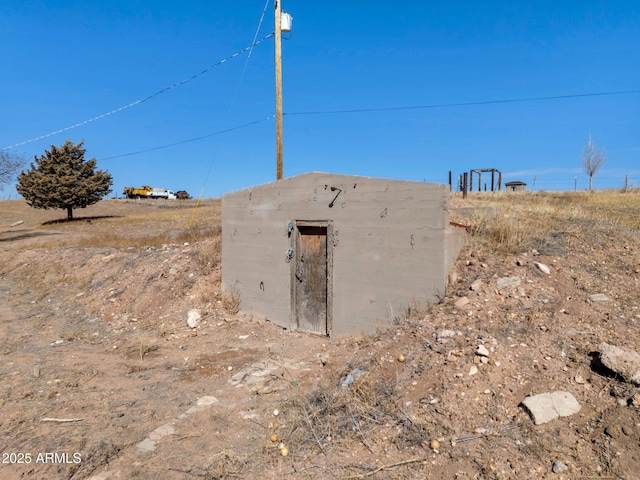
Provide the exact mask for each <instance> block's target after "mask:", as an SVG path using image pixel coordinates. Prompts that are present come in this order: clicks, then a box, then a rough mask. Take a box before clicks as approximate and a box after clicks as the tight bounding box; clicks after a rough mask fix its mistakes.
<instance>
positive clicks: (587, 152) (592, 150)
mask: <svg viewBox="0 0 640 480" xmlns="http://www.w3.org/2000/svg"><path fill="white" fill-rule="evenodd" d="M606 161H607V152H605V151H604V150H601V149H599V148H598V147H596V145H595V143H593V139H592V138H591V134H589V139H588V140H587V145H586V146H585V147H584V149H583V150H582V168H583V169H584V171H585V173H586V174H587V175H589V190H591V189H592V188H593V176H594V175H595V174H596V173H597V172H598V170H600V167H602V165H604V163H605V162H606Z"/></svg>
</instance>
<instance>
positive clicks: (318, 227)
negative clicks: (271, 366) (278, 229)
mask: <svg viewBox="0 0 640 480" xmlns="http://www.w3.org/2000/svg"><path fill="white" fill-rule="evenodd" d="M296 227H297V229H296V241H295V247H294V248H295V262H293V263H294V266H293V272H292V273H293V276H292V283H293V288H292V312H293V316H294V318H293V320H294V324H295V328H296V329H298V330H304V331H308V332H313V333H320V334H323V335H328V334H329V331H330V318H329V317H330V308H329V305H330V303H331V302H330V295H329V289H330V288H329V285H330V282H329V279H330V277H331V272H330V263H331V262H330V261H329V260H330V248H329V245H330V243H329V242H328V237H329V236H330V234H329V226H328V224H327V223H326V222H324V224H322V223H320V222H318V223H314V222H297V224H296Z"/></svg>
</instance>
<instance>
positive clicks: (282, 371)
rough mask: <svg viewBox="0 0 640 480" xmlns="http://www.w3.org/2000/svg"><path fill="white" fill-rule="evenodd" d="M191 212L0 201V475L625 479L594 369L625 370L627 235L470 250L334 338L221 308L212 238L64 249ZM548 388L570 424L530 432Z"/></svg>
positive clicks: (633, 324)
mask: <svg viewBox="0 0 640 480" xmlns="http://www.w3.org/2000/svg"><path fill="white" fill-rule="evenodd" d="M171 209H173V210H171ZM193 209H194V203H193V202H185V203H173V204H170V205H168V204H167V202H163V201H160V202H155V203H145V202H144V201H127V200H117V199H112V200H105V201H102V202H100V203H98V204H97V205H94V206H91V207H89V208H87V209H84V210H77V211H76V212H75V215H76V217H79V219H78V220H76V221H74V222H71V223H65V222H61V223H54V222H52V221H54V220H58V219H61V218H63V217H64V212H62V211H41V210H34V209H30V208H29V207H27V206H26V204H24V202H21V201H2V202H0V378H2V383H1V385H0V452H1V458H0V479H19V478H25V479H92V480H107V479H114V480H115V479H137V478H140V479H152V478H153V479H156V478H157V479H171V480H172V479H194V478H203V479H219V478H220V479H221V478H242V479H253V478H256V479H257V478H292V479H294V478H295V479H298V478H300V479H307V478H308V479H336V478H371V479H404V478H406V479H409V478H434V479H435V478H442V479H446V478H450V479H465V478H469V479H528V478H531V479H534V478H535V479H539V478H543V479H558V480H560V479H573V478H576V479H577V478H590V479H596V478H601V479H605V478H606V479H625V480H626V479H640V393H638V389H637V388H636V387H635V386H634V385H631V384H629V383H625V382H624V381H623V380H622V379H620V378H617V377H615V376H612V375H610V374H607V373H606V372H603V371H600V370H599V369H597V368H595V367H594V352H595V351H596V350H597V347H598V345H599V344H600V343H601V342H607V343H609V344H612V345H617V346H620V347H624V348H628V349H632V350H635V351H638V352H640V332H639V330H638V327H639V325H640V293H639V292H640V280H639V279H640V241H639V240H640V232H639V231H638V230H634V229H614V228H612V227H611V225H606V224H599V223H592V224H588V225H580V224H577V223H575V222H577V221H578V220H575V221H574V220H571V219H567V222H568V223H567V228H566V230H565V231H561V232H557V234H554V235H552V236H550V237H549V238H548V241H547V242H545V243H544V244H541V245H539V246H538V248H535V249H530V250H528V251H524V252H519V253H517V254H502V253H497V252H496V251H493V250H491V249H489V248H486V247H483V246H482V245H481V244H480V243H478V242H476V240H474V238H473V237H470V238H469V241H468V242H467V246H466V247H465V248H464V250H463V252H462V254H461V256H460V259H459V261H458V262H457V265H456V269H455V271H454V273H453V275H452V277H451V283H450V285H449V287H448V291H447V293H446V295H445V296H444V297H443V298H442V299H441V302H440V303H439V304H437V305H433V306H430V307H427V306H419V305H412V306H410V307H409V308H408V309H407V312H406V315H405V317H404V318H403V319H400V320H398V322H397V324H395V325H390V326H389V328H388V329H386V330H384V331H380V332H377V333H376V334H375V335H369V336H363V337H357V338H356V337H350V338H342V339H334V338H328V337H321V336H314V335H307V334H304V333H298V332H291V331H287V330H283V329H281V328H279V327H277V326H275V325H273V324H271V323H269V322H263V321H259V320H256V319H254V318H251V317H245V316H241V315H233V314H231V313H229V312H228V311H227V310H225V308H223V300H225V298H224V296H223V295H222V294H221V292H220V265H219V262H220V259H219V249H218V248H217V247H216V244H215V242H219V236H218V237H217V238H215V236H214V235H212V238H206V237H204V238H198V239H197V240H196V241H194V242H184V241H180V242H176V243H171V242H169V243H167V244H164V245H161V246H155V247H153V246H149V247H146V248H145V247H144V246H134V247H126V246H121V245H122V244H121V245H120V246H104V245H101V244H100V242H99V241H96V242H95V243H94V244H91V241H89V242H85V245H88V246H81V245H83V244H82V242H80V240H81V239H91V238H100V237H101V236H108V235H110V236H114V235H115V236H116V237H119V238H121V239H125V240H124V242H125V243H126V239H127V238H129V237H131V238H132V243H134V242H133V237H138V238H139V237H140V236H145V235H149V236H152V235H163V234H164V235H166V234H167V232H170V231H171V232H173V231H178V230H180V229H181V228H182V229H185V230H187V229H188V226H187V219H188V218H189V217H190V215H191V214H192V211H194V210H193ZM169 210H171V211H174V212H175V216H174V217H171V219H170V220H168V218H169V217H166V216H165V217H159V218H163V219H164V220H162V221H153V222H148V223H143V224H141V225H139V224H137V223H135V222H131V223H127V222H126V221H123V219H126V218H127V217H131V216H136V215H137V216H139V215H144V214H148V215H149V216H150V217H152V216H153V215H155V214H156V213H157V212H159V211H163V212H162V213H164V212H166V211H169ZM211 211H213V210H207V212H211ZM200 221H202V219H201V220H200ZM19 222H22V223H19ZM204 222H205V223H206V222H210V223H211V224H215V225H218V226H219V223H220V219H219V215H218V216H216V215H213V214H211V216H210V218H205V219H204ZM570 222H573V223H571V224H570ZM570 227H571V228H570ZM141 229H143V231H142V232H141ZM176 238H178V237H176ZM535 262H538V263H542V264H544V265H546V266H548V267H549V270H550V273H549V274H546V273H543V272H542V271H540V269H539V268H537V267H536V265H535ZM504 278H517V279H518V281H514V282H511V284H510V285H509V286H503V287H502V288H499V287H498V285H499V283H498V282H499V281H500V280H501V279H504ZM500 285H503V283H500ZM598 293H602V294H605V295H606V296H607V298H608V299H609V300H608V301H605V302H596V301H592V300H590V298H589V297H590V296H591V295H593V294H598ZM196 311H197V314H198V315H199V317H198V315H196ZM190 312H191V313H190ZM190 315H191V316H190ZM188 320H190V321H191V322H192V324H191V326H190V325H189V324H188ZM192 326H193V327H194V328H192ZM479 346H483V347H484V348H486V351H487V352H488V354H487V355H478V354H477V350H478V347H479ZM553 391H568V392H571V393H572V394H573V395H574V396H575V398H576V399H577V400H578V402H579V403H580V406H581V409H580V412H579V413H577V414H575V415H572V416H569V417H563V418H559V419H556V420H554V421H552V422H549V423H546V424H542V425H534V423H533V421H532V419H531V417H530V416H529V414H528V412H527V411H526V410H525V409H524V408H523V407H522V405H521V402H522V401H523V400H524V399H525V397H527V396H529V395H533V394H537V393H543V392H553ZM285 454H286V455H285Z"/></svg>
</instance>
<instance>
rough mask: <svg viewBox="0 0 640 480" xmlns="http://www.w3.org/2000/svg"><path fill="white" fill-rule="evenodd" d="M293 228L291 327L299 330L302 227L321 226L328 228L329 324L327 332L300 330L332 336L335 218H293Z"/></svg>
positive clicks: (290, 277) (290, 238)
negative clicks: (299, 256)
mask: <svg viewBox="0 0 640 480" xmlns="http://www.w3.org/2000/svg"><path fill="white" fill-rule="evenodd" d="M290 223H291V224H292V225H293V230H292V231H291V235H290V237H289V247H290V248H291V249H292V250H293V256H294V258H293V259H292V260H291V262H290V264H291V267H290V276H289V285H290V295H289V298H290V302H291V304H290V308H289V329H290V330H292V331H294V330H298V320H297V319H298V302H297V298H296V259H297V253H298V251H299V249H300V227H303V228H304V227H321V228H326V229H327V319H326V321H327V325H326V330H327V331H326V332H313V331H309V330H300V331H303V332H308V333H313V334H318V335H326V336H331V332H332V331H333V245H334V235H333V220H293V221H291V222H290Z"/></svg>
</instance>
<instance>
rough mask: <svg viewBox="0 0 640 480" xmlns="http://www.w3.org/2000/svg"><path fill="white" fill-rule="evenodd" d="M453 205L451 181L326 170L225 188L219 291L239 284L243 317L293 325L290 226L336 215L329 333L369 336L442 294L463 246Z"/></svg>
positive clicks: (331, 246) (333, 222)
mask: <svg viewBox="0 0 640 480" xmlns="http://www.w3.org/2000/svg"><path fill="white" fill-rule="evenodd" d="M331 187H334V190H332V189H331ZM332 202H333V203H332ZM330 205H332V206H330ZM448 208H449V203H448V187H447V186H446V185H437V184H429V183H419V182H406V181H396V180H384V179H374V178H367V177H355V176H345V175H331V174H325V173H307V174H303V175H299V176H296V177H291V178H287V179H284V180H280V181H278V182H274V183H270V184H265V185H259V186H256V187H251V188H247V189H244V190H239V191H236V192H232V193H229V194H226V195H224V196H223V198H222V283H223V289H225V290H229V289H230V288H232V287H233V286H235V288H237V289H238V291H239V293H240V295H241V301H242V304H241V311H242V312H243V313H245V314H250V315H253V316H256V317H259V318H266V319H268V320H270V321H272V322H274V323H276V324H278V325H281V326H283V327H287V328H291V327H292V325H291V321H292V319H291V265H290V263H288V262H287V261H286V253H287V250H288V249H289V248H290V247H291V246H292V244H291V238H290V236H289V234H288V229H287V225H288V224H289V222H294V221H297V220H299V221H305V220H306V221H316V220H317V221H331V223H332V228H331V230H332V231H333V236H332V238H331V240H332V242H331V245H330V248H332V275H331V278H332V285H331V289H330V291H331V292H332V294H333V295H332V302H331V304H332V311H331V316H332V330H331V332H330V333H331V335H335V336H342V335H352V334H361V333H364V332H372V331H374V330H375V328H376V327H377V326H379V325H383V324H389V322H392V321H393V319H394V317H395V316H398V315H401V314H402V312H403V309H404V308H406V306H407V305H408V304H409V303H411V302H412V301H417V302H419V303H423V304H426V303H429V302H432V301H434V300H437V297H438V296H439V295H442V294H443V293H444V289H445V282H446V276H447V273H448V268H449V267H450V266H451V265H452V256H453V257H455V256H457V254H458V250H459V245H458V244H459V243H460V242H459V236H456V235H453V236H451V235H447V232H448V231H449V228H448V227H449V217H448ZM448 238H449V240H448ZM454 238H455V240H454V241H452V239H454Z"/></svg>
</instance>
